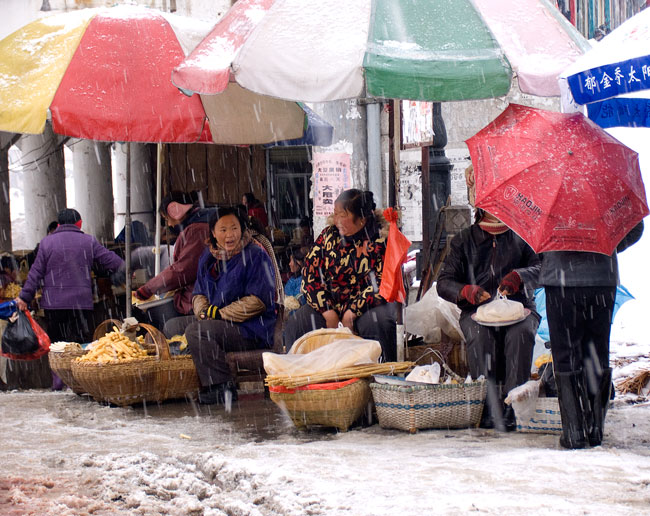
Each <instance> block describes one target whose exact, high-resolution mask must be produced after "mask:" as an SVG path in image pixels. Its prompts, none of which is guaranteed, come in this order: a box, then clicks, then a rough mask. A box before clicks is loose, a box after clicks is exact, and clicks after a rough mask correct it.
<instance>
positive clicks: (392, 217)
mask: <svg viewBox="0 0 650 516" xmlns="http://www.w3.org/2000/svg"><path fill="white" fill-rule="evenodd" d="M384 218H385V219H386V220H387V221H388V222H389V223H390V227H389V229H388V242H387V244H386V254H385V256H384V268H383V272H382V275H381V283H380V285H379V295H380V296H381V297H383V298H384V299H385V300H386V301H387V302H389V303H392V302H394V301H397V302H398V303H404V302H405V301H406V290H405V289H404V279H403V277H402V264H403V263H404V260H406V254H407V253H408V250H409V247H411V241H410V240H409V239H408V238H406V237H405V236H404V234H403V233H402V232H401V231H400V230H399V228H398V227H397V219H398V218H399V214H398V213H397V212H396V211H395V210H394V209H393V208H386V209H385V210H384Z"/></svg>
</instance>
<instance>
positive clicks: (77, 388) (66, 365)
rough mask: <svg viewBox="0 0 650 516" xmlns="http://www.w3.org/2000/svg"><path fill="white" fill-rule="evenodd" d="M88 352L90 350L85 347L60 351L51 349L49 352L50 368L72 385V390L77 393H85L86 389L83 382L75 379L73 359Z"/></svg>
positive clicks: (67, 383) (64, 381) (68, 384)
mask: <svg viewBox="0 0 650 516" xmlns="http://www.w3.org/2000/svg"><path fill="white" fill-rule="evenodd" d="M86 353H88V352H87V351H86V350H83V349H78V350H77V349H76V350H74V351H62V352H60V353H55V352H54V351H50V352H49V353H48V359H49V361H50V369H52V372H53V373H54V374H56V375H57V376H58V377H59V378H61V381H62V382H63V383H65V384H66V385H67V386H68V387H70V389H72V392H74V393H76V394H83V393H84V392H86V391H85V390H84V388H83V387H82V386H81V384H80V383H79V382H78V381H77V380H75V378H74V375H73V374H72V361H73V360H74V359H75V358H77V357H82V356H84V355H85V354H86Z"/></svg>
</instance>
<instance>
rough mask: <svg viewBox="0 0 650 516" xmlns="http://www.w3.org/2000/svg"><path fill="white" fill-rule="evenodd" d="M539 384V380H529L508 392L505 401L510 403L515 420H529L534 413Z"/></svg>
mask: <svg viewBox="0 0 650 516" xmlns="http://www.w3.org/2000/svg"><path fill="white" fill-rule="evenodd" d="M540 385H541V382H540V381H539V380H530V381H528V382H526V383H525V384H523V385H520V386H519V387H515V388H514V389H512V390H511V391H510V392H509V393H508V396H507V397H506V399H505V402H506V403H507V404H511V405H512V408H513V409H514V410H515V417H516V418H517V421H529V420H530V418H531V417H533V416H534V415H535V404H536V403H537V398H538V397H539V387H540Z"/></svg>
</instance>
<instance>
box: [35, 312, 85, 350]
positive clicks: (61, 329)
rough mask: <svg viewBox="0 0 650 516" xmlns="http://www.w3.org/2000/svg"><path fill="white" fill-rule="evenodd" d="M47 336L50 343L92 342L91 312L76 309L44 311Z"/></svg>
mask: <svg viewBox="0 0 650 516" xmlns="http://www.w3.org/2000/svg"><path fill="white" fill-rule="evenodd" d="M44 312H45V324H47V335H48V336H49V337H50V341H52V342H59V341H63V342H78V343H80V344H83V343H85V342H90V341H91V340H92V336H93V331H94V329H95V324H94V319H93V311H92V310H79V309H77V308H71V309H65V310H44Z"/></svg>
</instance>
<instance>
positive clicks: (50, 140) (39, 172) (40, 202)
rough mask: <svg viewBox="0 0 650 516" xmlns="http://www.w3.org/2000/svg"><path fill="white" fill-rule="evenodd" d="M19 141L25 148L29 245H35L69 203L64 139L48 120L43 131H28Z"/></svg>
mask: <svg viewBox="0 0 650 516" xmlns="http://www.w3.org/2000/svg"><path fill="white" fill-rule="evenodd" d="M17 145H18V147H19V148H20V150H21V152H22V160H21V165H22V173H23V185H24V194H25V227H26V233H27V235H26V237H27V245H28V246H29V247H34V246H36V244H37V243H38V242H40V240H41V239H42V238H43V237H44V236H45V233H46V231H47V226H48V224H49V223H50V222H52V221H53V220H56V216H57V214H58V213H59V211H61V210H62V209H63V208H65V207H66V196H65V162H64V160H63V143H62V140H61V138H60V137H58V136H57V135H56V134H54V132H53V131H52V126H51V125H50V124H46V126H45V131H44V132H43V134H30V135H25V136H23V137H22V138H20V140H18V144H17Z"/></svg>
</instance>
